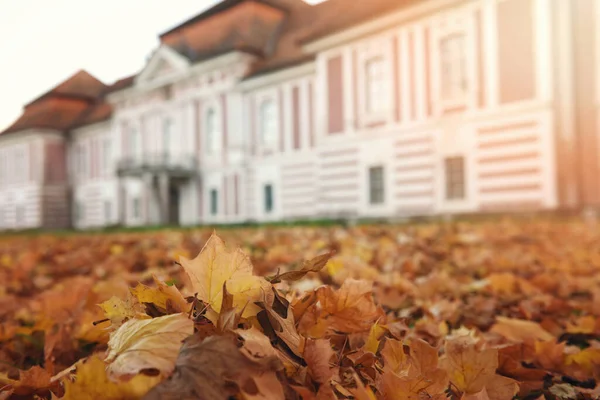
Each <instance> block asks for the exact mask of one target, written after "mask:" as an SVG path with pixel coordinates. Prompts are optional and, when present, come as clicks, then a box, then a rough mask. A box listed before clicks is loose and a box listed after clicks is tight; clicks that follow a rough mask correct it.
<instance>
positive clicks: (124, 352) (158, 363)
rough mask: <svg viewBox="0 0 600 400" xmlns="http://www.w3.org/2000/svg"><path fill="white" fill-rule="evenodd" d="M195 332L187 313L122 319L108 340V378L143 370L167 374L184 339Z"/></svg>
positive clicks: (125, 375) (128, 375)
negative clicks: (151, 317) (125, 320)
mask: <svg viewBox="0 0 600 400" xmlns="http://www.w3.org/2000/svg"><path fill="white" fill-rule="evenodd" d="M192 333H194V323H193V321H192V320H190V319H189V318H188V317H187V315H186V314H183V313H180V314H171V315H165V316H163V317H158V318H153V319H145V320H136V319H132V320H129V321H127V322H125V323H124V324H123V325H121V327H120V328H119V329H118V330H116V331H115V332H113V333H112V334H111V336H110V340H109V341H108V350H109V351H108V356H107V357H106V361H107V362H109V363H110V365H109V367H108V372H109V376H110V377H113V378H115V377H131V376H133V375H136V374H138V373H139V372H140V371H144V370H157V371H158V372H159V373H161V374H169V373H170V372H171V371H172V370H173V368H174V367H175V359H176V358H177V354H178V352H179V348H180V347H181V344H182V341H183V339H185V338H186V337H188V336H190V335H191V334H192Z"/></svg>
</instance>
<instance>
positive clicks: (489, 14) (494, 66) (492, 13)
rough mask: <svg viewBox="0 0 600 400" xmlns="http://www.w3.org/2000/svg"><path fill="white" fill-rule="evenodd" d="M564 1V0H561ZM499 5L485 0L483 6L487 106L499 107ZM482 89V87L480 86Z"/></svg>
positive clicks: (494, 0)
mask: <svg viewBox="0 0 600 400" xmlns="http://www.w3.org/2000/svg"><path fill="white" fill-rule="evenodd" d="M561 1H562V0H561ZM497 18H498V5H497V2H496V0H484V3H483V6H482V8H481V27H482V34H483V48H484V49H485V51H484V53H483V54H482V56H483V65H484V69H485V74H486V75H485V85H486V87H485V94H486V99H485V102H486V108H496V107H498V101H499V97H498V96H499V95H498V78H499V77H498V68H499V67H498V20H497ZM480 90H482V88H480Z"/></svg>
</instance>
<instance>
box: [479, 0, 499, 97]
mask: <svg viewBox="0 0 600 400" xmlns="http://www.w3.org/2000/svg"><path fill="white" fill-rule="evenodd" d="M497 11H498V10H497V3H496V0H484V3H483V7H482V15H481V16H482V24H483V42H484V46H483V47H484V49H485V52H484V54H483V55H484V60H483V64H484V66H485V82H484V83H485V85H486V104H487V106H488V107H489V108H496V107H497V106H498V19H497V18H498V17H497V14H498V12H497Z"/></svg>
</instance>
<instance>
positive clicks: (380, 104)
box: [365, 57, 386, 113]
mask: <svg viewBox="0 0 600 400" xmlns="http://www.w3.org/2000/svg"><path fill="white" fill-rule="evenodd" d="M365 68H366V71H365V84H366V88H365V95H366V96H365V101H366V110H367V112H368V113H379V112H381V111H383V110H384V107H385V100H386V97H385V90H386V88H385V71H384V61H383V57H374V58H371V59H370V60H368V61H367V63H366V66H365Z"/></svg>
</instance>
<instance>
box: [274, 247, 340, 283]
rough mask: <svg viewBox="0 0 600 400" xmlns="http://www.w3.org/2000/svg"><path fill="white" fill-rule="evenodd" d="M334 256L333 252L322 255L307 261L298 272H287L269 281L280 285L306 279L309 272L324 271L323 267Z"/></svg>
mask: <svg viewBox="0 0 600 400" xmlns="http://www.w3.org/2000/svg"><path fill="white" fill-rule="evenodd" d="M333 254H334V253H333V252H329V253H326V254H321V255H320V256H316V257H315V258H312V259H310V260H308V261H305V262H304V264H303V265H302V268H300V269H298V270H294V271H287V272H284V273H282V274H279V273H278V274H277V275H275V276H272V277H270V278H267V280H268V281H269V282H271V283H272V284H275V283H279V282H281V281H297V280H299V279H302V278H304V277H305V276H306V274H308V273H309V272H319V271H320V270H322V269H323V267H325V265H327V261H329V259H330V258H331V257H333Z"/></svg>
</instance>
